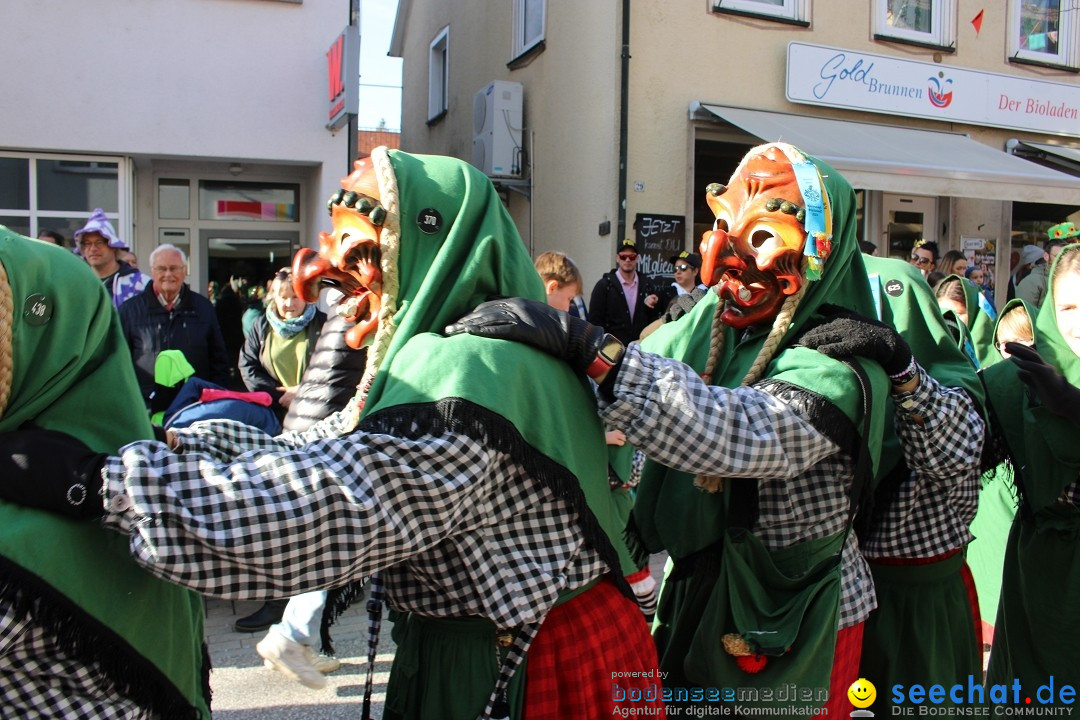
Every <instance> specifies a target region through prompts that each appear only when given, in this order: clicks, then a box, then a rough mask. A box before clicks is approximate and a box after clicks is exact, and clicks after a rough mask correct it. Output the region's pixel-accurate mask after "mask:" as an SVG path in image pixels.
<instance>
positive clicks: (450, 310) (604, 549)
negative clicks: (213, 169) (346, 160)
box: [360, 150, 633, 576]
mask: <svg viewBox="0 0 1080 720" xmlns="http://www.w3.org/2000/svg"><path fill="white" fill-rule="evenodd" d="M372 160H373V163H374V165H375V168H376V171H377V174H378V177H379V190H380V195H381V200H382V202H383V204H384V206H385V207H386V210H387V218H386V221H385V223H384V231H383V235H382V236H381V238H380V244H381V246H382V258H381V269H382V274H383V298H382V301H383V304H382V308H381V310H380V326H379V328H378V329H377V331H376V333H375V338H374V340H373V343H372V345H371V347H370V348H369V351H368V364H367V367H366V369H365V380H362V381H361V387H362V388H363V387H364V386H365V384H366V383H367V382H368V381H370V390H369V391H368V392H367V395H366V399H365V400H364V405H363V410H362V415H361V417H362V419H361V421H360V423H361V427H364V428H365V429H372V430H378V431H381V432H394V433H396V434H403V435H417V434H426V433H440V432H443V431H454V432H463V433H466V434H469V435H471V436H473V437H476V438H478V439H481V440H482V441H483V442H485V443H486V444H488V445H489V446H493V447H497V448H499V449H501V450H504V451H506V452H509V453H511V454H512V455H513V456H514V457H515V459H516V460H517V461H518V462H520V463H521V464H522V465H523V466H524V467H525V469H526V470H527V471H528V473H529V475H530V477H531V478H532V479H534V480H535V481H537V482H541V483H543V484H545V485H547V486H548V487H549V488H551V489H552V490H553V491H555V492H556V493H557V494H558V495H560V496H561V497H564V498H566V499H567V501H568V502H569V503H570V505H571V506H572V507H574V509H575V510H577V511H578V514H579V518H580V522H581V524H582V530H583V532H584V536H585V539H586V541H587V542H589V543H590V544H591V545H593V546H594V547H596V549H597V550H598V551H599V552H600V553H601V555H602V557H603V558H604V560H605V562H607V563H608V565H609V567H611V568H612V569H613V570H614V571H615V573H616V576H621V574H622V572H624V571H630V570H631V569H633V567H632V563H631V561H630V558H629V554H628V553H627V551H626V548H625V545H624V543H623V542H622V527H621V526H620V523H619V520H618V518H619V513H618V508H617V507H616V504H615V500H614V499H613V497H612V494H611V492H610V490H609V488H608V482H607V455H606V445H605V443H604V436H603V428H602V426H601V424H600V421H599V418H598V417H597V414H596V406H595V398H594V397H593V394H592V392H591V390H590V388H589V386H588V385H587V383H586V382H585V381H584V380H583V379H582V378H579V377H577V376H575V375H574V373H573V372H572V371H571V370H570V368H569V367H568V366H567V365H566V364H565V363H563V362H560V361H557V360H555V359H554V358H552V357H550V356H548V355H546V354H544V353H541V352H539V351H537V350H534V349H532V348H530V347H527V346H525V345H522V344H520V343H512V342H507V341H499V340H488V339H484V338H478V337H475V336H472V335H468V334H461V335H455V336H453V337H443V336H442V334H441V333H442V331H443V329H444V328H445V327H446V326H447V325H448V324H450V323H452V322H454V321H455V320H457V319H458V318H460V317H461V316H463V315H465V314H466V313H468V312H470V311H472V310H473V308H475V307H476V305H477V304H479V303H481V302H483V301H485V300H487V299H489V298H491V297H495V296H506V297H513V296H517V297H526V298H531V299H533V300H539V301H544V299H545V293H544V288H543V283H542V282H541V280H540V276H539V275H538V274H537V272H536V269H535V268H534V266H533V263H532V260H531V259H530V258H529V254H528V252H527V251H526V249H525V245H524V243H522V241H521V238H520V237H519V235H518V233H517V230H516V228H515V227H514V224H513V221H512V220H511V219H510V216H509V214H508V213H507V212H506V209H505V208H504V207H503V204H502V201H501V199H500V198H499V195H498V193H497V192H496V191H495V188H494V186H493V185H492V184H491V181H490V180H488V178H487V177H485V176H484V175H483V174H482V173H480V172H479V171H478V170H476V169H475V168H473V167H472V166H471V165H469V164H467V163H464V162H462V161H460V160H457V159H454V158H449V157H436V156H422V155H411V154H408V153H404V152H399V151H385V150H377V151H376V152H374V153H372ZM421 215H423V217H424V219H425V221H424V222H421V221H420V220H421ZM433 217H434V218H437V221H436V222H434V223H433V222H431V218H433ZM368 379H370V380H368Z"/></svg>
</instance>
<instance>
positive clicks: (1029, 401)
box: [983, 245, 1080, 512]
mask: <svg viewBox="0 0 1080 720" xmlns="http://www.w3.org/2000/svg"><path fill="white" fill-rule="evenodd" d="M1078 252H1080V245H1068V246H1066V247H1065V249H1064V250H1063V251H1062V252H1061V254H1059V255H1058V256H1057V258H1055V260H1054V264H1053V266H1052V267H1051V268H1050V275H1049V278H1048V280H1047V292H1046V298H1045V299H1044V300H1043V304H1042V307H1041V309H1040V310H1039V312H1038V315H1037V316H1036V318H1035V349H1036V350H1038V351H1039V354H1040V355H1041V356H1042V358H1043V360H1045V361H1046V362H1048V363H1050V364H1051V365H1053V366H1054V367H1055V368H1057V370H1058V372H1060V373H1061V374H1062V375H1064V376H1065V379H1066V380H1068V381H1069V383H1070V384H1071V385H1073V386H1075V387H1080V358H1078V357H1077V355H1076V353H1074V352H1073V350H1072V348H1070V347H1069V345H1068V343H1067V342H1066V341H1065V338H1064V337H1063V336H1062V335H1061V331H1060V330H1059V329H1058V324H1057V314H1056V311H1055V300H1054V279H1055V278H1056V277H1057V273H1058V268H1059V267H1060V266H1061V264H1062V260H1063V259H1064V258H1066V257H1067V256H1068V255H1072V254H1075V253H1078ZM1074 272H1075V271H1074ZM983 376H984V379H985V383H986V389H987V394H988V395H989V397H990V404H991V407H992V410H993V412H994V417H995V419H996V420H997V423H998V426H999V427H1000V428H1001V430H1002V432H1003V434H1004V436H1005V442H1006V444H1007V445H1008V451H1009V455H1010V457H1011V460H1012V463H1013V465H1014V466H1015V468H1016V471H1017V480H1018V482H1017V486H1018V488H1019V490H1020V493H1021V495H1022V497H1023V501H1024V504H1025V505H1026V506H1027V507H1028V508H1029V509H1030V510H1032V511H1033V512H1039V511H1040V510H1044V509H1046V508H1048V507H1049V506H1050V505H1052V504H1053V503H1054V502H1055V501H1056V500H1057V498H1058V497H1059V496H1060V495H1061V493H1062V491H1063V490H1064V489H1065V488H1066V487H1068V486H1069V485H1072V484H1073V483H1075V482H1077V480H1078V479H1080V443H1077V441H1076V439H1077V429H1076V425H1075V424H1074V423H1073V422H1071V421H1070V420H1067V419H1065V418H1063V417H1059V416H1058V415H1055V414H1053V413H1051V412H1049V411H1048V410H1046V408H1044V407H1042V405H1041V404H1039V402H1038V400H1037V399H1036V398H1035V397H1034V396H1033V395H1032V393H1031V392H1030V391H1029V390H1028V388H1027V386H1025V385H1024V383H1023V382H1022V381H1021V380H1020V377H1019V376H1018V375H1017V372H1016V365H1015V364H1014V363H1012V362H1008V361H1005V362H1000V363H998V364H996V365H993V366H991V367H989V368H987V369H986V370H985V371H984V373H983Z"/></svg>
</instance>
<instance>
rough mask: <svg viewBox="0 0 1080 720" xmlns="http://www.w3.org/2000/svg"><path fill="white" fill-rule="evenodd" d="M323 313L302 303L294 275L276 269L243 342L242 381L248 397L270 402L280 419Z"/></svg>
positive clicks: (311, 305) (316, 337)
mask: <svg viewBox="0 0 1080 720" xmlns="http://www.w3.org/2000/svg"><path fill="white" fill-rule="evenodd" d="M325 322H326V313H324V312H322V311H321V310H319V309H318V308H317V307H316V306H315V305H314V304H313V303H307V302H304V300H303V299H302V298H300V297H298V296H297V295H296V293H295V292H294V291H293V285H292V270H290V269H288V268H283V269H281V270H278V272H277V274H276V275H274V279H273V280H272V281H271V283H270V292H269V293H268V301H267V303H266V312H264V313H263V314H262V315H261V316H260V317H259V318H258V319H257V320H256V321H255V323H254V324H253V325H252V326H251V329H250V330H248V332H247V334H246V335H245V337H244V347H243V349H242V350H241V351H240V364H239V365H240V377H241V378H243V380H244V385H246V386H247V389H248V390H250V391H252V392H257V391H260V390H261V391H264V392H267V393H269V394H270V396H271V397H272V398H273V399H274V404H273V410H274V412H275V413H276V414H277V416H278V419H281V418H284V417H285V413H286V412H287V411H288V409H289V403H291V402H292V399H293V397H294V396H295V395H296V388H297V386H298V385H299V384H300V378H301V377H302V376H303V374H304V368H306V367H307V364H308V360H309V359H310V358H311V351H312V350H314V349H315V341H316V340H317V339H318V337H319V333H321V332H322V327H323V323H325Z"/></svg>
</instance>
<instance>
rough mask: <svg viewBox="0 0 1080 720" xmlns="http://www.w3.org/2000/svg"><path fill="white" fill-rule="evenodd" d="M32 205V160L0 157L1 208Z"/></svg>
mask: <svg viewBox="0 0 1080 720" xmlns="http://www.w3.org/2000/svg"><path fill="white" fill-rule="evenodd" d="M29 207H30V161H29V160H27V159H26V158H14V157H0V208H12V209H15V208H18V209H20V210H25V209H28V208H29Z"/></svg>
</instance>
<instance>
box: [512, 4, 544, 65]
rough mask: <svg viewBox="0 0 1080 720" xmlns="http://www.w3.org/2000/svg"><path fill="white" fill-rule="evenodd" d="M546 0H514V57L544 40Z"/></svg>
mask: <svg viewBox="0 0 1080 720" xmlns="http://www.w3.org/2000/svg"><path fill="white" fill-rule="evenodd" d="M546 15H547V0H514V57H518V56H519V55H523V54H525V53H526V52H528V51H529V50H531V49H533V48H534V47H536V46H537V45H539V44H540V43H542V42H544V24H545V20H546Z"/></svg>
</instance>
